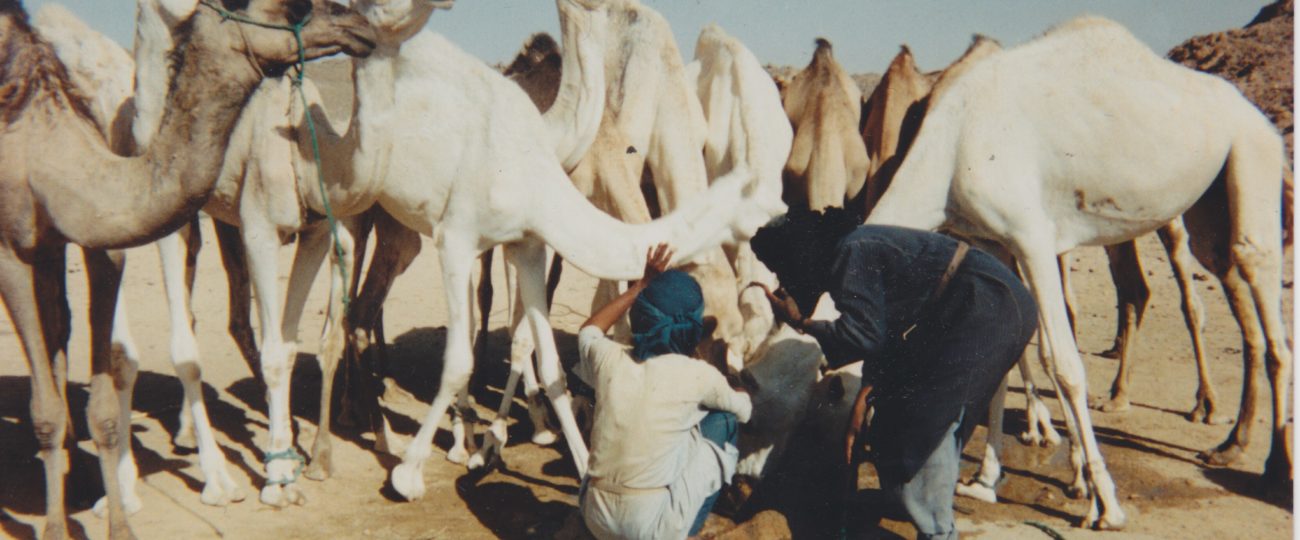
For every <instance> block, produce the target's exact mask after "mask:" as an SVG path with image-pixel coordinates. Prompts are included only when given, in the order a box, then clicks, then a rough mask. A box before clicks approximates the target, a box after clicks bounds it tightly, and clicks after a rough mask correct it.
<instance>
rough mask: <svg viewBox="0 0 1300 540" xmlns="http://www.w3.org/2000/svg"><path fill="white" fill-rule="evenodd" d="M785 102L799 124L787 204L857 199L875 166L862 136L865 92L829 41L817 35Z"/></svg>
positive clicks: (786, 191) (816, 204) (788, 173)
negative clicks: (808, 59)
mask: <svg viewBox="0 0 1300 540" xmlns="http://www.w3.org/2000/svg"><path fill="white" fill-rule="evenodd" d="M781 101H783V102H784V103H785V113H786V115H787V116H789V117H790V123H791V124H793V125H794V146H793V148H792V149H791V150H790V159H789V160H787V161H786V170H785V189H784V191H783V193H784V196H785V200H786V201H785V202H786V203H787V204H789V205H791V206H807V207H810V208H812V209H813V210H820V209H822V208H826V207H830V206H835V207H841V206H844V203H845V202H846V201H851V200H855V199H856V198H857V197H858V196H859V192H860V191H861V190H862V185H863V182H865V181H866V178H867V168H868V167H869V165H870V160H869V159H868V157H867V149H866V147H865V146H863V144H862V138H861V136H860V135H859V134H858V119H859V117H860V116H861V115H862V112H861V111H862V91H861V90H859V89H858V86H857V84H855V83H854V82H853V80H852V79H850V78H849V76H848V74H847V73H845V72H844V68H842V67H840V64H839V63H838V62H836V61H835V57H834V55H833V54H832V52H831V43H830V42H829V41H826V40H825V39H821V38H818V39H817V50H816V52H814V53H813V58H812V62H810V63H809V64H808V67H805V68H804V69H803V71H800V72H799V73H798V74H796V75H795V76H794V78H793V79H791V80H790V82H789V83H788V84H787V85H785V86H784V88H782V91H781Z"/></svg>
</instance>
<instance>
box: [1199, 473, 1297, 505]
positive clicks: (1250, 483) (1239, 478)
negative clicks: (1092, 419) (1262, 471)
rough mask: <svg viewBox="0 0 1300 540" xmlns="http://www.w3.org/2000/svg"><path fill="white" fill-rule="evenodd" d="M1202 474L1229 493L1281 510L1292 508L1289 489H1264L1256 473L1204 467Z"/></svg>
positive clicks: (1260, 478) (1262, 481) (1261, 479)
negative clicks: (1276, 491) (1277, 490)
mask: <svg viewBox="0 0 1300 540" xmlns="http://www.w3.org/2000/svg"><path fill="white" fill-rule="evenodd" d="M1202 474H1204V475H1205V478H1207V479H1209V480H1210V481H1211V482H1214V483H1215V484H1218V485H1219V487H1222V488H1223V489H1226V490H1228V491H1229V492H1231V493H1235V494H1237V495H1242V496H1245V497H1250V498H1252V499H1255V500H1258V501H1261V502H1264V503H1268V504H1271V505H1273V506H1276V507H1278V508H1281V509H1283V510H1288V511H1289V510H1291V509H1292V508H1293V506H1292V501H1293V499H1292V492H1291V491H1290V490H1289V489H1287V490H1281V491H1280V492H1279V493H1270V492H1269V491H1268V490H1266V489H1265V486H1264V480H1263V478H1262V477H1261V476H1260V475H1258V474H1255V473H1250V472H1246V471H1242V470H1238V469H1204V470H1203V471H1202Z"/></svg>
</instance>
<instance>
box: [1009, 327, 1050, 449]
mask: <svg viewBox="0 0 1300 540" xmlns="http://www.w3.org/2000/svg"><path fill="white" fill-rule="evenodd" d="M1029 355H1030V352H1029V350H1028V349H1026V350H1025V352H1024V354H1022V355H1020V361H1019V362H1017V363H1016V366H1017V367H1018V368H1020V379H1021V380H1022V381H1023V382H1024V384H1025V416H1026V420H1025V425H1026V428H1025V432H1024V433H1021V434H1020V442H1021V443H1023V444H1026V445H1029V446H1056V445H1058V444H1061V436H1060V434H1058V433H1056V427H1055V426H1053V425H1052V412H1051V411H1050V410H1049V409H1048V408H1047V404H1046V403H1043V398H1041V397H1039V396H1038V385H1037V384H1035V383H1034V371H1033V367H1032V366H1031V363H1030V360H1029ZM1038 355H1039V357H1040V358H1043V357H1045V355H1046V352H1045V350H1044V345H1043V335H1042V332H1041V331H1040V332H1039V334H1038Z"/></svg>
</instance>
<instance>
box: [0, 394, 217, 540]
mask: <svg viewBox="0 0 1300 540" xmlns="http://www.w3.org/2000/svg"><path fill="white" fill-rule="evenodd" d="M147 375H148V372H140V377H139V379H137V385H136V388H137V389H140V388H142V387H143V388H146V389H148V388H150V387H151V384H153V382H154V379H153V378H152V377H149V376H147ZM141 381H143V382H144V384H143V385H141ZM67 392H68V410H69V412H70V416H71V425H70V426H69V432H68V441H69V445H68V464H69V470H68V473H67V475H66V476H65V480H64V486H65V487H64V504H65V508H66V509H67V512H68V514H69V515H70V514H73V513H77V512H81V511H84V510H88V509H90V508H91V506H93V505H94V504H95V501H97V500H99V498H100V497H102V496H103V495H104V484H103V477H102V476H101V474H100V470H99V458H98V457H97V456H96V455H94V454H92V453H90V452H89V451H86V450H84V449H83V447H84V446H86V445H85V442H84V441H89V440H90V429H89V427H88V425H87V424H86V415H85V410H86V404H87V402H88V401H89V399H90V394H89V386H88V385H85V384H79V383H69V384H68V390H67ZM0 395H4V396H10V397H11V399H7V400H5V401H3V402H0V478H4V482H2V483H0V510H3V511H5V515H7V513H8V512H13V513H17V514H24V515H44V513H45V468H44V463H43V462H42V461H41V459H40V457H39V456H38V451H39V447H38V445H37V442H36V437H35V435H34V434H33V432H32V423H31V416H30V411H29V409H28V407H27V406H26V404H27V403H28V402H29V401H30V399H31V398H30V396H31V385H30V382H29V380H28V378H27V377H20V376H7V377H0ZM133 410H139V409H138V408H133ZM11 419H16V421H12V420H11ZM143 429H145V428H144V427H142V426H133V428H132V431H140V430H143ZM130 444H131V449H132V451H133V453H134V454H135V461H136V466H137V467H138V469H139V472H140V477H141V478H144V477H147V476H149V475H151V474H154V473H158V472H166V473H168V474H171V475H173V476H175V477H176V478H178V479H179V480H181V481H182V482H183V483H185V485H186V486H187V487H188V488H189V489H191V490H192V491H193V492H194V493H196V494H197V493H199V492H201V491H202V489H203V484H202V482H201V481H200V480H199V479H197V478H194V477H192V476H190V475H189V474H187V473H186V472H185V471H184V469H187V468H189V467H190V466H191V464H190V462H189V461H188V460H186V459H178V458H170V457H166V456H163V455H162V454H159V453H157V452H154V451H152V450H150V449H148V448H146V447H145V446H143V445H142V444H141V443H140V441H139V439H137V438H135V437H132V438H131V440H130ZM92 446H93V445H92ZM0 523H3V528H4V529H5V530H6V532H9V531H10V529H15V528H16V529H22V528H23V527H24V526H23V525H21V524H17V523H12V522H11V520H9V519H0ZM70 524H72V525H73V526H77V525H76V522H75V520H72V521H70ZM15 535H16V536H20V537H21V535H20V534H17V533H15ZM74 536H76V535H74ZM83 537H84V535H83Z"/></svg>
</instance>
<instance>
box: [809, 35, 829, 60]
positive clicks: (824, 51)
mask: <svg viewBox="0 0 1300 540" xmlns="http://www.w3.org/2000/svg"><path fill="white" fill-rule="evenodd" d="M813 43H814V44H816V45H817V50H816V51H814V52H813V60H814V61H816V60H817V59H818V58H826V59H828V60H831V59H833V51H832V50H831V49H832V47H831V42H830V40H828V39H826V38H824V37H819V38H817V39H816V40H814V41H813Z"/></svg>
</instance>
